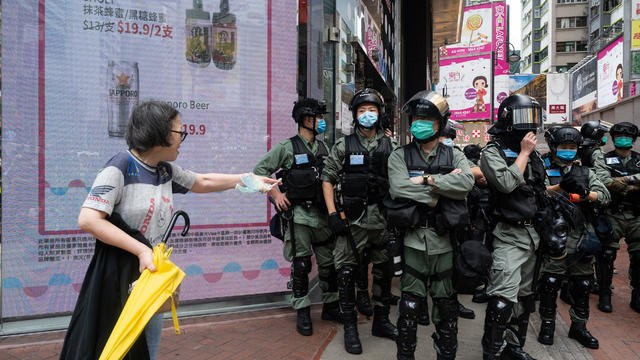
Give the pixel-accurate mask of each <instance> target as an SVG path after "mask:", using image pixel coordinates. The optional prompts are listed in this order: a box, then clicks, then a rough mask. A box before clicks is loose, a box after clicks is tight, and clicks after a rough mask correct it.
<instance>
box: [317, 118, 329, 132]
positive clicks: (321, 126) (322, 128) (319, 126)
mask: <svg viewBox="0 0 640 360" xmlns="http://www.w3.org/2000/svg"><path fill="white" fill-rule="evenodd" d="M325 130H327V123H326V122H325V121H324V120H318V121H316V131H317V132H318V135H320V134H322V133H323V132H325Z"/></svg>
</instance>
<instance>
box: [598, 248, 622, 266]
mask: <svg viewBox="0 0 640 360" xmlns="http://www.w3.org/2000/svg"><path fill="white" fill-rule="evenodd" d="M617 253H618V250H617V249H614V248H608V247H606V248H604V249H602V254H601V255H600V256H601V257H602V259H603V260H604V261H606V262H610V263H613V262H614V261H615V259H616V255H617Z"/></svg>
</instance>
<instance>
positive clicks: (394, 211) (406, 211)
mask: <svg viewBox="0 0 640 360" xmlns="http://www.w3.org/2000/svg"><path fill="white" fill-rule="evenodd" d="M382 205H383V206H384V210H385V212H386V218H387V223H388V224H389V225H390V226H393V227H395V228H398V229H410V228H415V227H417V226H418V225H419V224H420V212H419V210H418V203H416V202H415V201H413V200H410V199H404V198H397V199H392V198H391V196H390V195H387V196H386V197H385V198H384V199H383V200H382Z"/></svg>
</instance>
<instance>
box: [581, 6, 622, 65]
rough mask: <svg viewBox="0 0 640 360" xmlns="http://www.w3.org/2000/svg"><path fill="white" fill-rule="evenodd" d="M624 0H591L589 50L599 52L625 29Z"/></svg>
mask: <svg viewBox="0 0 640 360" xmlns="http://www.w3.org/2000/svg"><path fill="white" fill-rule="evenodd" d="M624 8H625V6H624V0H589V52H590V53H597V52H598V51H600V50H602V48H604V47H605V46H606V45H607V44H608V43H609V42H610V41H611V40H613V39H615V38H616V37H618V36H619V35H620V34H621V33H622V32H623V30H624Z"/></svg>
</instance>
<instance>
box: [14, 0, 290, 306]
mask: <svg viewBox="0 0 640 360" xmlns="http://www.w3.org/2000/svg"><path fill="white" fill-rule="evenodd" d="M198 5H200V6H198ZM2 15H3V18H2V37H3V39H2V40H3V41H2V42H3V44H2V45H3V64H2V66H3V70H4V74H3V75H4V76H3V84H2V85H3V86H2V90H3V94H2V95H3V107H2V110H3V114H2V118H3V124H2V125H3V129H2V130H3V131H2V152H3V160H4V161H3V162H4V163H3V167H2V177H3V180H4V183H3V185H4V186H3V189H2V190H3V194H2V195H3V196H2V207H3V209H4V210H5V211H3V216H2V230H3V233H2V242H3V244H2V245H3V247H2V250H3V251H2V297H3V306H2V317H20V316H26V315H29V316H33V315H38V314H48V313H59V312H68V311H71V310H72V309H73V307H74V303H75V300H76V297H77V295H78V291H79V290H80V286H81V283H82V280H83V276H84V274H85V271H86V267H87V265H88V262H89V260H90V258H91V256H92V253H93V246H94V243H95V239H94V238H92V237H91V236H90V235H88V234H86V233H83V231H82V230H81V229H79V228H78V225H77V216H78V213H79V211H80V207H81V205H82V203H83V201H84V199H85V198H86V197H87V194H88V192H89V190H90V189H91V185H92V183H93V181H94V179H95V176H96V174H97V173H98V171H99V170H100V169H101V168H102V166H103V165H104V164H105V163H106V162H107V161H108V160H109V159H110V158H111V157H112V156H114V155H115V154H117V153H118V152H120V151H123V150H126V149H127V145H126V143H125V140H124V138H123V135H124V128H125V127H126V124H127V122H128V119H129V115H130V113H131V110H132V108H133V107H134V106H135V105H136V104H138V103H140V102H143V101H145V100H148V99H155V100H159V101H163V102H167V103H169V104H171V105H172V106H173V107H175V108H176V109H177V110H178V111H180V113H181V119H182V121H183V124H184V128H183V131H185V132H187V133H188V136H187V138H186V140H185V142H184V143H182V145H181V146H180V155H179V157H178V159H177V161H176V164H178V165H180V166H181V167H183V168H185V169H189V170H192V171H194V172H198V173H205V172H220V173H242V172H248V171H250V170H251V169H252V168H253V166H254V165H255V163H256V162H257V161H258V160H259V159H260V158H261V157H262V156H263V155H264V154H265V153H266V152H267V151H268V149H270V148H271V146H273V145H274V144H275V143H276V142H277V141H280V140H282V139H284V138H286V137H289V136H291V134H293V133H294V131H295V126H294V122H293V121H292V120H291V106H292V104H293V101H294V100H295V99H296V93H295V86H296V85H295V81H296V34H297V32H296V3H295V1H293V0H248V1H234V0H231V1H227V0H222V1H221V0H204V1H202V2H199V1H192V0H181V1H165V0H162V1H160V0H154V1H151V0H148V1H142V0H114V1H108V2H107V1H104V2H102V1H100V2H93V1H92V2H89V1H83V0H69V1H46V2H45V1H37V0H30V1H5V2H3V3H2ZM152 203H153V201H152ZM173 206H174V208H175V209H176V210H178V209H180V210H184V211H186V212H187V213H188V214H189V216H190V218H191V232H190V234H189V235H188V236H187V237H184V238H182V237H178V236H174V237H172V239H171V243H170V245H171V246H173V248H174V250H173V254H172V257H171V259H172V261H173V262H174V263H176V264H177V265H178V266H180V267H181V268H182V269H183V270H184V271H185V272H186V274H187V277H186V279H185V281H184V282H183V285H182V293H181V296H180V297H181V300H193V299H210V298H223V297H230V296H239V295H247V294H262V293H273V292H281V291H286V282H287V280H288V278H289V264H288V263H287V262H285V261H284V260H283V259H282V255H281V253H282V244H281V243H280V242H279V241H277V240H273V239H272V238H271V236H270V234H269V227H268V222H269V219H270V215H271V207H270V206H269V205H268V202H267V199H266V197H265V196H264V195H258V194H255V195H243V194H240V193H238V192H236V191H228V192H222V193H214V194H206V195H201V194H199V195H196V194H193V193H188V194H186V195H179V194H177V195H176V196H175V198H174V203H173ZM9 209H11V210H10V211H9ZM151 209H152V208H150V210H149V211H152V210H151ZM169 215H170V214H168V215H167V216H169ZM176 235H177V232H176ZM272 240H273V241H272Z"/></svg>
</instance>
